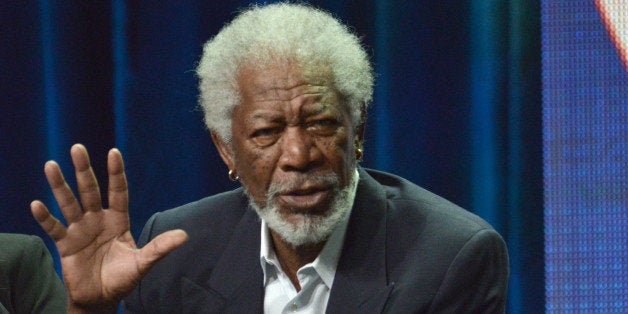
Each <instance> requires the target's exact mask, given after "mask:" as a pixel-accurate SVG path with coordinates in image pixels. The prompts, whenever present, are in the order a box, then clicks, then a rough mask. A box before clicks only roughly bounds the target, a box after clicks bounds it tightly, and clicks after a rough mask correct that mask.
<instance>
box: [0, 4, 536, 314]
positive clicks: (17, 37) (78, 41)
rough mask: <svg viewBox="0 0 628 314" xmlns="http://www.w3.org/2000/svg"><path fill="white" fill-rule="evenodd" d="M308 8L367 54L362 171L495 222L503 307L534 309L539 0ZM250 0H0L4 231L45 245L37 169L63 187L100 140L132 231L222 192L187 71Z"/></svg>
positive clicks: (218, 164) (47, 196)
mask: <svg viewBox="0 0 628 314" xmlns="http://www.w3.org/2000/svg"><path fill="white" fill-rule="evenodd" d="M310 2H311V3H313V4H315V5H317V6H320V7H322V8H324V9H326V10H329V11H331V12H334V13H335V14H336V15H337V16H338V17H339V18H340V19H342V20H343V21H345V22H346V23H348V24H349V25H351V26H352V27H353V29H354V30H355V31H356V32H357V33H359V34H360V35H361V36H362V37H363V39H364V42H365V44H366V45H367V46H368V47H370V49H371V50H370V52H371V53H372V59H373V61H374V63H375V68H376V71H377V75H378V76H377V86H376V93H375V102H374V104H373V106H372V107H371V109H370V112H369V117H368V121H367V125H368V130H367V135H366V143H365V149H366V152H365V159H364V162H363V165H364V166H366V167H372V168H377V169H380V170H385V171H390V172H393V173H396V174H399V175H401V176H404V177H406V178H408V179H410V180H412V181H414V182H416V183H417V184H419V185H421V186H423V187H425V188H427V189H429V190H432V191H434V192H436V193H438V194H441V195H443V196H445V197H447V198H449V199H451V200H452V201H454V202H456V203H458V204H460V205H461V206H463V207H465V208H467V209H469V210H471V211H473V212H475V213H477V214H479V215H480V216H482V217H484V218H485V219H486V220H488V221H489V222H490V223H491V224H493V225H494V226H495V227H496V228H497V230H498V231H499V232H500V233H501V234H502V235H503V236H504V238H505V239H506V241H507V243H508V246H509V250H510V256H511V270H512V274H511V282H510V287H509V288H510V290H509V291H510V292H509V293H510V296H509V309H508V311H509V312H510V313H538V312H541V311H543V310H544V304H545V302H544V282H543V274H544V272H543V208H542V206H543V185H542V159H541V158H542V151H541V150H542V146H541V144H542V135H541V86H540V85H541V84H540V81H541V78H540V58H541V56H540V22H539V20H540V19H539V15H540V7H539V2H538V1H524V0H515V1H490V0H475V1H464V2H463V1H439V0H429V1H427V0H426V1H387V0H375V1H366V0H352V1H350V0H345V1H342V0H334V1H332V0H328V1H310ZM248 4H249V2H248V1H233V0H225V1H146V0H144V1H142V0H136V1H128V0H113V1H110V2H106V1H53V0H40V1H12V0H9V1H3V2H2V3H1V4H0V25H1V27H0V40H1V41H2V44H0V69H1V71H0V79H1V81H0V91H1V92H0V96H1V99H2V102H1V104H0V106H1V107H0V108H1V114H0V167H1V169H2V175H1V176H0V231H1V232H21V233H29V234H38V235H40V236H42V237H44V238H46V237H45V236H44V234H43V232H42V231H41V230H40V228H39V227H38V226H37V224H36V223H35V221H34V220H33V219H32V217H31V216H30V212H29V209H28V208H29V206H28V204H29V202H30V201H31V200H33V199H36V198H37V199H42V200H43V201H44V202H46V203H47V204H49V205H51V207H52V209H53V211H57V212H58V209H57V208H56V207H55V206H54V204H55V202H54V201H53V198H52V195H51V193H50V192H49V189H48V187H47V185H46V182H45V178H44V175H43V164H44V162H45V161H46V160H49V159H54V160H57V161H58V162H59V163H60V165H61V167H62V168H63V169H64V170H65V171H66V173H67V174H68V175H67V177H68V179H69V181H70V184H71V185H75V184H74V182H73V178H72V167H71V162H70V159H69V156H68V151H69V148H70V146H71V144H72V143H75V142H81V143H84V144H85V145H86V146H87V148H88V149H89V151H90V154H91V157H92V161H93V166H94V168H95V172H96V174H97V176H98V177H99V178H100V179H105V178H106V169H105V165H106V163H105V160H106V155H107V151H108V149H109V148H111V147H114V146H115V147H118V148H120V150H121V151H122V152H123V154H124V156H125V159H126V166H127V174H128V179H129V184H130V189H131V190H130V193H131V195H130V197H131V204H130V205H131V219H132V228H133V230H132V231H133V233H134V234H135V235H137V234H138V233H139V231H140V230H141V227H142V225H143V223H144V222H145V221H146V220H147V219H148V217H149V216H150V215H151V214H153V213H154V212H156V211H160V210H164V209H168V208H171V207H174V206H177V205H181V204H183V203H186V202H189V201H193V200H195V199H198V198H201V197H204V196H207V195H210V194H214V193H217V192H220V191H224V190H226V189H231V188H234V187H235V185H234V184H233V183H231V182H230V181H228V179H227V175H226V168H225V166H224V165H223V164H222V161H221V160H220V158H219V156H218V155H217V153H216V151H215V149H214V148H213V144H212V143H211V140H210V137H209V135H208V133H207V131H206V130H205V129H204V125H203V123H202V113H201V111H200V110H199V109H198V107H197V90H196V84H197V81H196V78H195V76H194V71H193V70H194V68H195V65H196V63H197V62H198V59H199V56H200V54H201V47H202V44H203V42H204V41H206V40H207V39H208V38H210V37H211V36H213V35H214V34H216V33H217V31H218V30H219V29H220V27H221V26H222V25H224V23H225V22H227V21H229V20H230V19H232V18H233V17H234V16H235V14H236V12H237V9H238V8H240V7H242V6H246V5H248ZM104 182H106V181H104ZM104 182H103V184H105V183H104ZM102 188H103V189H106V186H103V187H102ZM47 241H48V243H47V244H48V245H49V247H50V249H51V250H53V252H54V248H53V246H52V244H51V243H50V241H49V240H47Z"/></svg>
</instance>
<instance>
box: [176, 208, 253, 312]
mask: <svg viewBox="0 0 628 314" xmlns="http://www.w3.org/2000/svg"><path fill="white" fill-rule="evenodd" d="M233 234H234V235H237V236H234V237H232V238H231V239H229V244H228V245H227V248H226V249H225V251H224V253H223V254H222V256H221V258H220V260H219V261H218V263H217V264H216V267H215V268H214V269H213V270H212V274H211V277H210V278H209V279H208V280H207V282H204V283H200V284H199V283H195V282H194V281H192V280H190V279H188V278H182V281H181V289H182V293H183V300H185V301H184V302H185V303H184V309H183V312H184V313H261V312H262V310H263V300H264V287H263V273H262V268H261V266H260V262H259V244H260V222H259V219H258V218H257V215H256V214H255V212H254V211H253V210H250V209H247V210H246V212H245V214H244V216H243V217H242V220H241V221H240V223H239V224H238V225H237V226H236V227H235V230H234V232H233ZM192 262H193V261H192ZM205 287H209V289H207V288H205Z"/></svg>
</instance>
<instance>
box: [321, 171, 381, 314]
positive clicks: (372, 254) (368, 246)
mask: <svg viewBox="0 0 628 314" xmlns="http://www.w3.org/2000/svg"><path fill="white" fill-rule="evenodd" d="M386 206H387V205H386V194H385V192H384V190H383V189H382V187H381V186H380V185H379V184H378V183H377V182H376V181H375V180H374V179H373V178H372V177H371V176H369V175H368V174H367V173H366V172H365V171H364V170H362V169H360V181H359V183H358V191H357V193H356V198H355V202H354V205H353V209H352V212H351V217H350V219H349V227H348V229H347V235H346V237H345V243H344V246H343V250H342V254H341V256H340V260H339V261H338V267H337V269H336V276H335V279H334V284H333V286H332V289H331V295H330V297H329V302H328V305H327V313H381V312H382V310H383V308H384V305H385V304H386V300H387V299H388V295H389V294H390V291H391V290H392V287H393V285H392V284H391V285H389V284H388V281H387V273H386V241H385V240H386Z"/></svg>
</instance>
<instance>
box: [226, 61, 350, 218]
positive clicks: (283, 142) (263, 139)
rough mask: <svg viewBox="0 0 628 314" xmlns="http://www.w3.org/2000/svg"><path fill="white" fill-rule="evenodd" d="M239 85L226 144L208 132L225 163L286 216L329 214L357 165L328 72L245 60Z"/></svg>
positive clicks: (261, 200) (260, 199) (346, 118)
mask: <svg viewBox="0 0 628 314" xmlns="http://www.w3.org/2000/svg"><path fill="white" fill-rule="evenodd" d="M239 85H240V90H241V96H242V101H241V103H240V105H238V106H236V107H235V109H234V111H233V119H232V134H233V136H232V142H231V147H228V146H226V145H224V143H222V142H221V141H220V140H217V138H214V140H215V142H216V143H217V146H218V148H219V149H220V151H221V155H222V157H223V159H224V160H225V162H226V163H227V166H228V167H229V168H230V169H235V170H236V171H237V173H238V175H239V176H240V180H241V182H242V185H243V186H244V187H245V188H246V190H247V193H248V194H249V196H250V197H251V198H252V200H253V201H254V203H255V204H256V205H257V206H258V207H260V208H263V207H266V206H267V205H269V206H275V207H276V211H277V212H278V213H279V214H280V216H281V217H282V218H283V219H284V220H285V221H286V222H289V223H291V224H294V225H296V224H299V223H300V222H302V221H303V219H304V217H306V216H326V215H328V214H329V212H330V207H332V203H334V202H335V197H336V195H337V194H338V192H339V190H340V189H343V188H345V187H346V186H347V185H348V184H349V181H350V180H351V178H352V176H353V174H354V172H355V166H356V159H355V158H356V157H355V150H356V142H359V141H361V132H356V125H355V124H354V123H353V121H352V118H351V115H350V113H349V108H348V106H347V105H346V104H345V102H344V100H343V99H342V98H341V97H340V95H339V94H338V93H337V92H336V91H335V89H334V88H333V85H332V79H331V75H330V74H329V72H325V71H322V73H315V74H304V72H303V71H301V70H300V69H299V68H297V67H294V66H291V65H286V66H276V67H270V68H268V69H266V70H265V71H255V70H251V69H250V68H249V69H247V68H244V69H243V70H241V72H240V77H239ZM269 189H270V194H269ZM269 202H273V203H274V204H268V203H269Z"/></svg>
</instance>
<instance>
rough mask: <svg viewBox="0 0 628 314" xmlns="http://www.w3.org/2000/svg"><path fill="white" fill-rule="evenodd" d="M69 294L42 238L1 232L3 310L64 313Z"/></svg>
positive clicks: (0, 296) (0, 309)
mask: <svg viewBox="0 0 628 314" xmlns="http://www.w3.org/2000/svg"><path fill="white" fill-rule="evenodd" d="M66 308H67V295H66V291H65V286H64V285H63V282H61V279H60V278H59V276H58V275H57V273H56V272H55V269H54V265H53V262H52V257H51V256H50V252H48V250H47V249H46V246H45V245H44V242H43V241H42V240H41V238H39V237H37V236H33V235H25V234H10V233H0V313H65V312H66Z"/></svg>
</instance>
